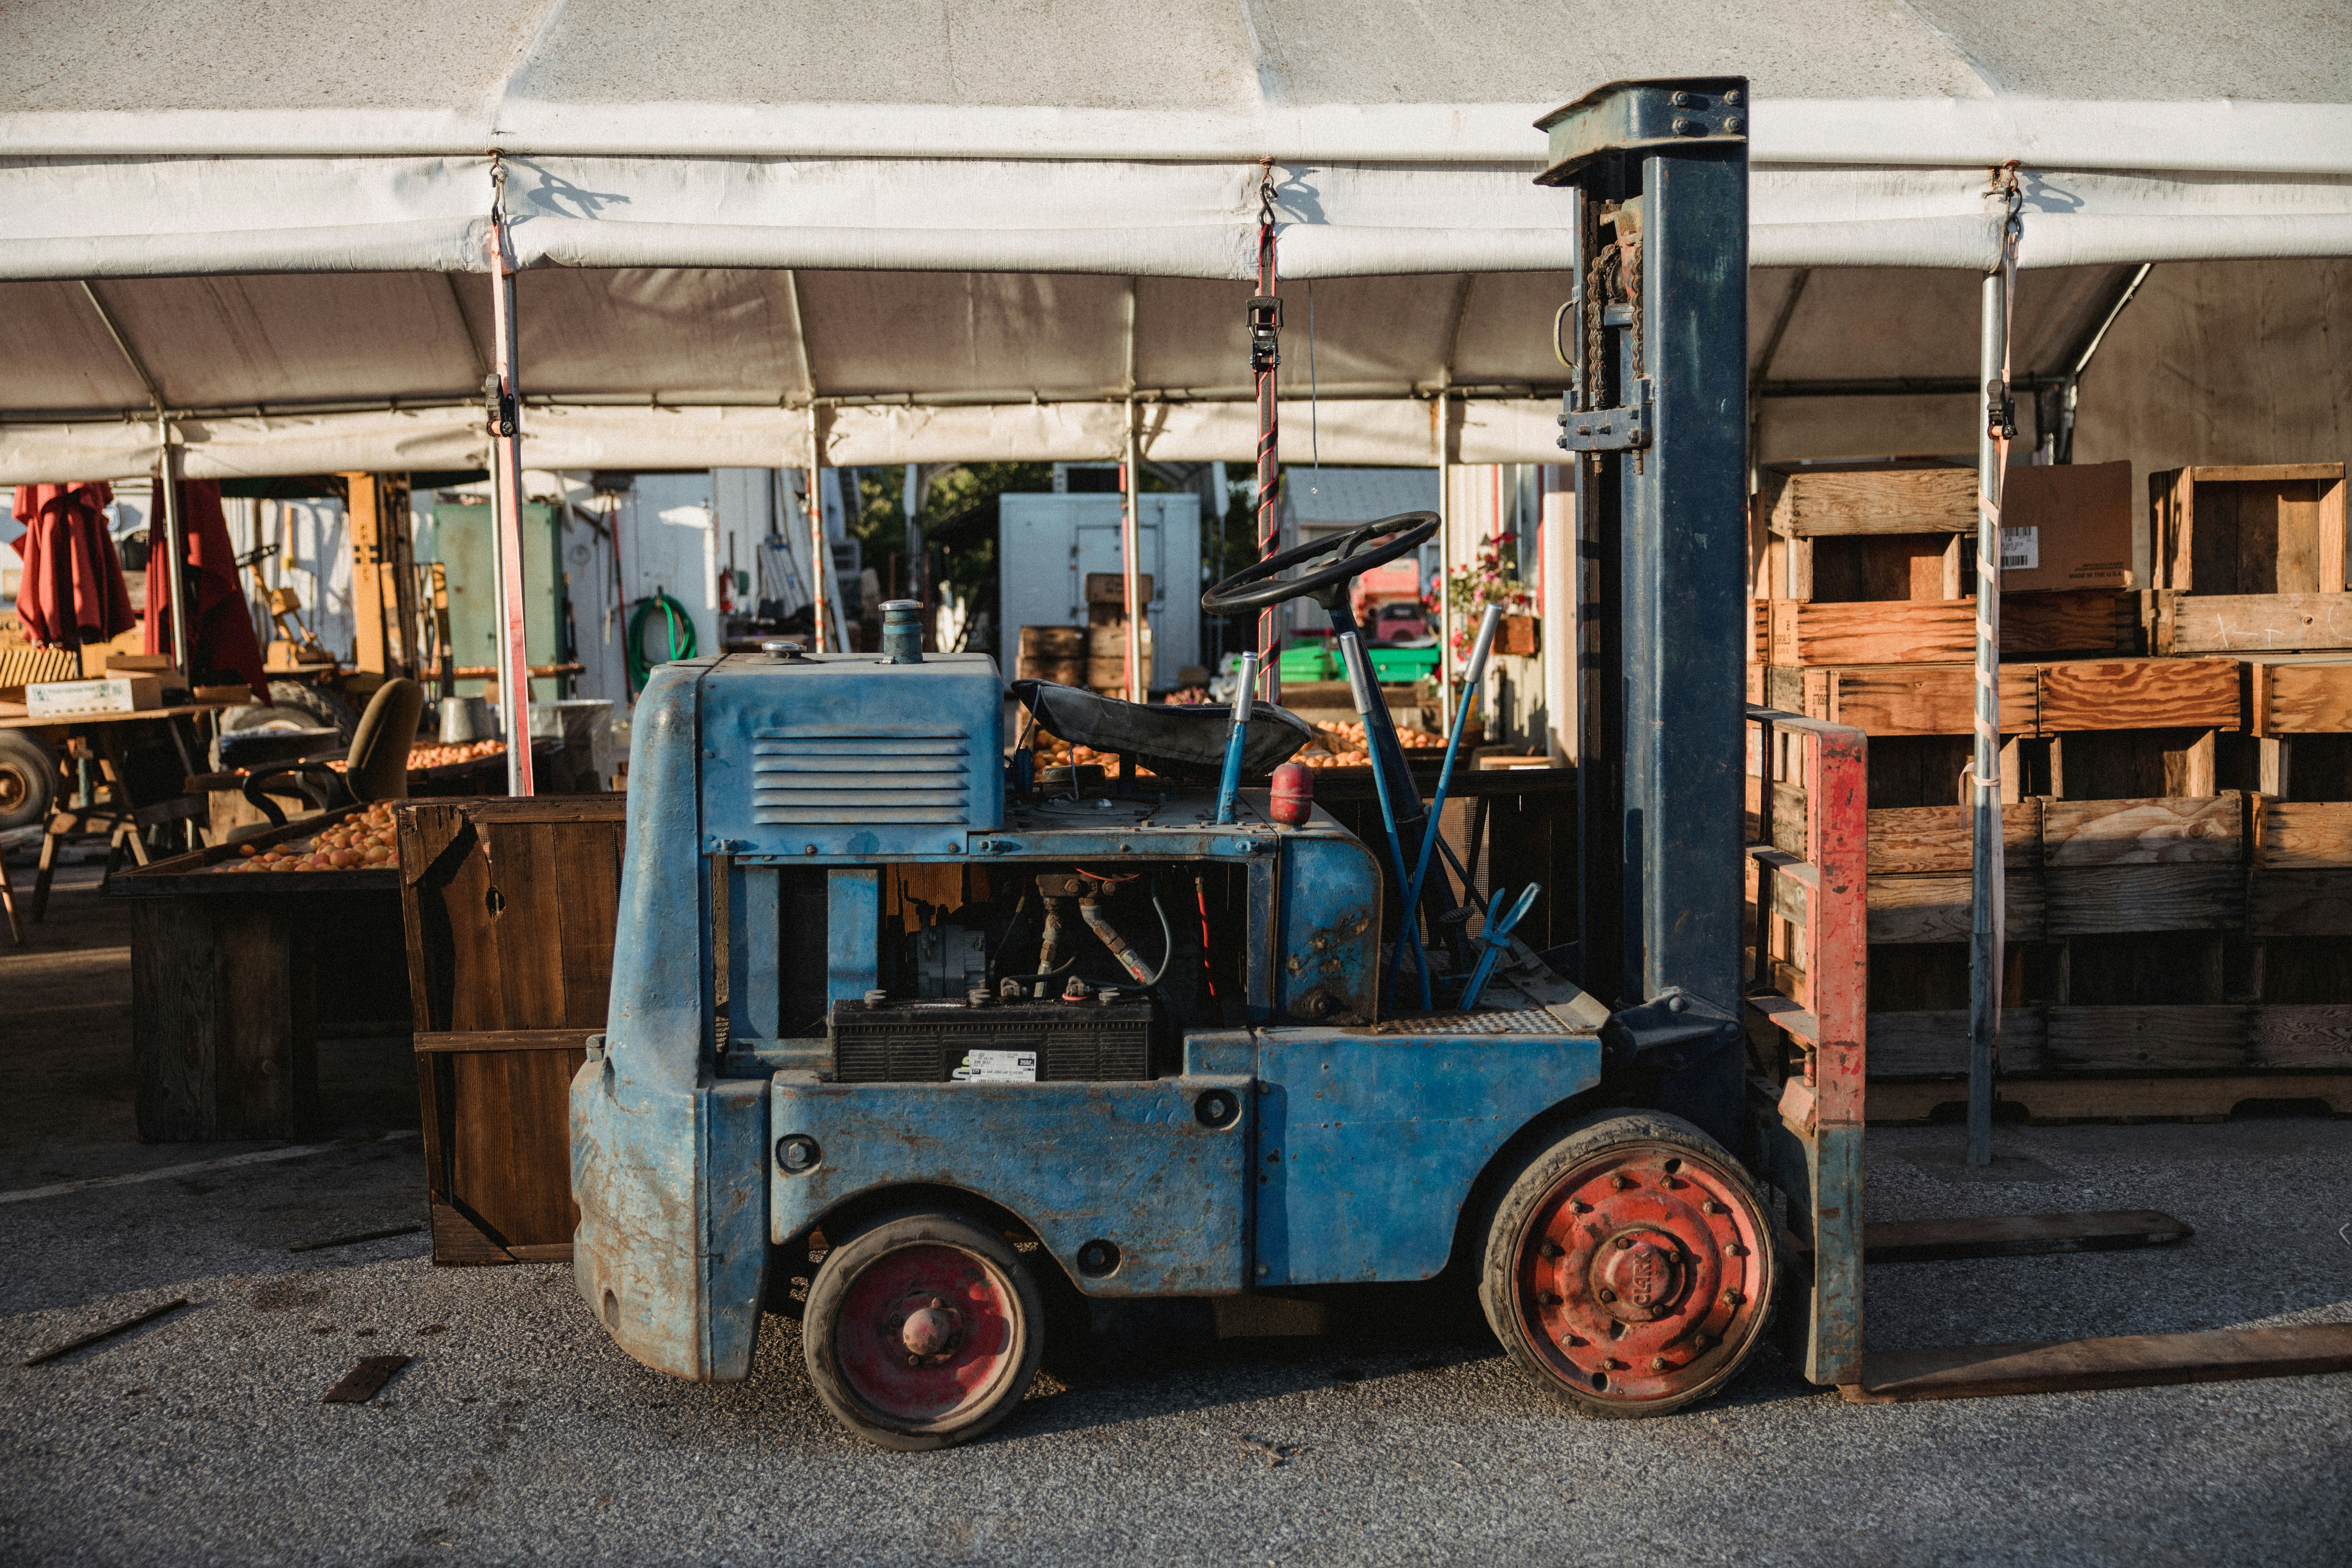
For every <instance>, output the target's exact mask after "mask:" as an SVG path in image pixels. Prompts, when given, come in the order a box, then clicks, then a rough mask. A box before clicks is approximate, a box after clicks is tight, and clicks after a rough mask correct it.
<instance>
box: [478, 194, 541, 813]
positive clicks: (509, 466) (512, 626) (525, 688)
mask: <svg viewBox="0 0 2352 1568" xmlns="http://www.w3.org/2000/svg"><path fill="white" fill-rule="evenodd" d="M506 183H507V175H506V165H505V163H503V162H501V161H499V159H498V158H497V157H496V156H495V155H494V156H493V157H492V160H491V163H490V186H491V191H492V196H491V202H490V228H489V246H490V285H491V287H490V335H491V338H492V340H493V342H492V345H491V346H492V350H493V353H492V355H491V359H492V368H491V371H490V379H489V382H488V386H487V390H488V392H489V394H490V400H489V401H490V409H489V413H490V427H489V435H490V458H491V462H490V468H491V479H492V488H491V491H490V496H491V500H492V503H493V518H492V521H493V524H494V528H493V532H492V540H493V543H494V546H495V549H496V563H497V567H498V580H499V581H498V605H499V730H500V731H502V732H503V735H504V739H505V741H506V743H507V793H508V794H509V795H534V794H536V793H538V792H537V787H536V781H535V780H534V778H533V777H532V773H531V765H530V764H531V756H530V655H529V653H528V652H527V650H526V648H525V646H524V641H523V580H522V507H523V500H522V399H521V397H520V395H519V393H518V392H517V389H516V386H515V362H516V360H517V358H518V355H517V353H516V339H515V280H514V279H515V266H514V252H513V249H512V247H510V246H509V243H508V235H507V219H506Z"/></svg>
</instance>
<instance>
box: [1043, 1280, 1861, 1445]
mask: <svg viewBox="0 0 2352 1568" xmlns="http://www.w3.org/2000/svg"><path fill="white" fill-rule="evenodd" d="M1047 1313H1048V1324H1049V1327H1048V1331H1047V1351H1046V1356H1045V1366H1044V1368H1043V1369H1042V1371H1041V1373H1040V1374H1039V1377H1038V1380H1037V1383H1036V1384H1035V1385H1034V1388H1033V1389H1032V1390H1031V1392H1030V1394H1029V1396H1028V1398H1027V1399H1025V1400H1024V1402H1023V1403H1022V1405H1021V1408H1020V1410H1019V1411H1018V1412H1017V1413H1016V1414H1015V1415H1014V1416H1013V1419H1012V1420H1011V1421H1009V1422H1007V1423H1006V1425H1005V1426H1004V1427H1003V1432H1002V1435H1003V1436H1005V1437H1014V1438H1017V1437H1028V1436H1050V1435H1053V1434H1056V1433H1064V1432H1073V1431H1088V1430H1100V1429H1102V1428H1104V1427H1107V1426H1119V1425H1123V1424H1126V1423H1129V1422H1132V1421H1140V1420H1150V1419H1152V1418H1155V1417H1160V1416H1166V1415H1181V1414H1185V1413H1188V1412H1194V1411H1204V1410H1213V1409H1216V1408H1220V1407H1223V1406H1229V1405H1244V1404H1250V1403H1255V1402H1258V1401H1262V1400H1267V1399H1277V1398H1282V1397H1285V1396H1288V1395H1294V1394H1309V1393H1314V1392H1317V1391H1326V1392H1331V1393H1341V1392H1345V1391H1349V1390H1361V1391H1362V1392H1364V1393H1365V1394H1366V1396H1367V1397H1368V1398H1374V1399H1377V1398H1380V1397H1381V1394H1380V1393H1379V1392H1378V1391H1379V1390H1380V1389H1381V1388H1383V1387H1385V1386H1387V1385H1389V1384H1391V1383H1392V1381H1393V1380H1395V1379H1399V1378H1416V1379H1418V1378H1430V1377H1441V1378H1462V1379H1469V1380H1473V1381H1475V1384H1476V1385H1477V1393H1476V1398H1477V1400H1478V1401H1479V1402H1480V1403H1481V1404H1482V1405H1486V1406H1487V1407H1489V1408H1495V1409H1508V1410H1514V1411H1517V1412H1518V1413H1521V1414H1526V1415H1538V1416H1557V1417H1560V1418H1562V1419H1565V1418H1567V1417H1568V1412H1566V1411H1565V1410H1563V1409H1562V1408H1561V1406H1560V1405H1559V1404H1557V1403H1556V1402H1555V1401H1553V1400H1552V1399H1550V1398H1549V1397H1548V1396H1547V1395H1545V1394H1543V1392H1542V1391H1541V1390H1539V1389H1538V1388H1537V1387H1535V1386H1534V1385H1533V1384H1531V1383H1529V1382H1528V1379H1527V1378H1526V1377H1525V1376H1523V1375H1522V1374H1521V1373H1520V1371H1519V1370H1518V1369H1517V1367H1515V1366H1514V1365H1512V1364H1511V1363H1510V1361H1509V1360H1508V1358H1507V1356H1505V1354H1504V1352H1503V1349H1502V1346H1501V1345H1500V1344H1498V1343H1497V1342H1496V1339H1495V1336H1494V1333H1493V1331H1491V1330H1490V1329H1489V1328H1488V1327H1487V1326H1486V1318H1485V1316H1484V1314H1483V1313H1482V1312H1481V1311H1480V1310H1479V1308H1478V1304H1477V1300H1476V1298H1475V1295H1474V1294H1473V1293H1472V1291H1471V1290H1470V1289H1468V1288H1467V1287H1466V1286H1463V1285H1458V1284H1456V1283H1455V1282H1454V1281H1452V1280H1450V1279H1438V1280H1433V1281H1427V1282H1423V1283H1414V1284H1383V1285H1352V1286H1326V1287H1320V1288H1316V1289H1301V1290H1297V1291H1292V1292H1286V1293H1285V1294H1282V1295H1279V1296H1276V1295H1267V1294H1258V1295H1252V1296H1244V1297H1233V1298H1223V1299H1201V1298H1191V1299H1180V1300H1137V1301H1110V1302H1106V1301H1101V1300H1085V1299H1083V1298H1076V1293H1075V1292H1072V1293H1071V1298H1070V1299H1066V1300H1059V1301H1054V1300H1049V1303H1048V1306H1047ZM1055 1329H1059V1330H1060V1332H1059V1333H1058V1334H1056V1333H1055ZM1824 1394H1827V1396H1828V1397H1831V1398H1834V1397H1836V1394H1835V1391H1834V1390H1826V1391H1825V1390H1822V1389H1817V1388H1814V1387H1813V1386H1812V1385H1811V1384H1808V1383H1806V1382H1805V1381H1804V1380H1803V1379H1802V1378H1801V1376H1799V1375H1797V1374H1796V1373H1795V1372H1794V1371H1793V1370H1792V1369H1791V1368H1790V1365H1789V1364H1788V1363H1787V1362H1786V1361H1785V1360H1784V1359H1783V1358H1782V1357H1781V1356H1780V1354H1779V1353H1778V1352H1777V1350H1776V1349H1775V1348H1774V1347H1773V1346H1772V1345H1771V1344H1770V1343H1769V1340H1768V1342H1767V1343H1765V1344H1764V1345H1761V1346H1759V1348H1758V1352H1757V1354H1756V1355H1755V1356H1754V1357H1753V1358H1752V1359H1751V1360H1750V1361H1749V1363H1748V1369H1747V1370H1746V1371H1745V1372H1744V1373H1742V1375H1741V1376H1740V1377H1739V1378H1738V1380H1737V1381H1736V1382H1735V1383H1734V1384H1733V1385H1732V1386H1731V1387H1730V1388H1728V1389H1727V1390H1725V1391H1724V1392H1722V1393H1720V1394H1716V1395H1714V1396H1712V1397H1710V1398H1708V1399H1706V1400H1702V1401H1700V1402H1699V1403H1697V1404H1695V1405H1688V1406H1685V1408H1684V1409H1683V1410H1682V1411H1679V1412H1676V1413H1675V1414H1677V1415H1695V1414H1705V1413H1708V1412H1715V1411H1721V1410H1725V1409H1728V1408H1734V1407H1738V1406H1746V1405H1772V1404H1780V1403H1782V1402H1784V1401H1786V1400H1790V1399H1797V1398H1816V1397H1822V1396H1823V1395H1824Z"/></svg>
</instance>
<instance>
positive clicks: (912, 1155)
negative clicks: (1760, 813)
mask: <svg viewBox="0 0 2352 1568" xmlns="http://www.w3.org/2000/svg"><path fill="white" fill-rule="evenodd" d="M1254 1100H1255V1095H1254V1093H1253V1092H1252V1081H1251V1079H1249V1078H1247V1077H1245V1076H1219V1077H1184V1078H1175V1079H1159V1080H1157V1081H1155V1082H1150V1083H1041V1084H1034V1085H1033V1084H978V1083H961V1084H959V1083H949V1084H905V1083H893V1084H824V1083H793V1082H782V1081H780V1082H778V1083H777V1084H775V1086H774V1087H773V1089H772V1110H771V1112H770V1121H771V1124H772V1127H773V1129H774V1132H775V1139H776V1142H777V1145H778V1149H777V1150H775V1151H771V1152H772V1154H774V1155H775V1159H774V1163H773V1165H772V1169H773V1171H774V1174H773V1176H772V1178H771V1181H770V1199H769V1210H770V1221H769V1233H770V1235H771V1236H772V1237H773V1239H775V1240H776V1241H778V1242H782V1241H784V1240H787V1239H789V1238H790V1237H793V1236H795V1235H797V1234H799V1233H800V1232H802V1231H803V1230H805V1229H807V1228H808V1227H809V1226H813V1225H817V1224H820V1223H821V1222H822V1221H823V1220H824V1218H825V1216H826V1215H828V1214H831V1213H834V1212H835V1211H836V1210H838V1209H839V1208H840V1206H841V1205H844V1204H845V1203H848V1202H850V1201H852V1200H855V1199H857V1198H859V1197H861V1196H866V1195H869V1194H882V1193H886V1192H887V1190H888V1189H891V1188H894V1187H902V1186H913V1185H922V1186H931V1187H946V1188H952V1189H955V1190H957V1191H960V1192H964V1193H969V1194H973V1195H974V1196H977V1197H980V1198H984V1199H986V1200H988V1201H989V1202H991V1203H994V1204H997V1205H1002V1206H1003V1208H1005V1209H1007V1210H1009V1211H1011V1213H1012V1214H1013V1215H1014V1216H1016V1217H1017V1218H1018V1219H1019V1220H1020V1221H1021V1222H1022V1223H1023V1224H1024V1225H1025V1226H1028V1227H1029V1228H1030V1229H1031V1230H1033V1231H1034V1232H1035V1233H1036V1236H1037V1238H1038V1240H1039V1241H1040V1242H1041V1243H1042V1244H1043V1245H1044V1246H1045V1249H1046V1250H1047V1251H1048V1252H1050V1253H1051V1254H1052V1255H1053V1256H1054V1258H1055V1259H1057V1260H1058V1261H1059V1262H1060V1263H1061V1265H1062V1267H1063V1268H1065V1269H1066V1270H1067V1271H1068V1273H1069V1276H1070V1278H1071V1279H1073V1280H1075V1281H1076V1283H1077V1285H1078V1287H1079V1289H1083V1290H1085V1291H1087V1293H1088V1294H1090V1295H1096V1296H1151V1295H1194V1296H1204V1295H1217V1294H1225V1293H1230V1292H1233V1291H1236V1290H1239V1289H1242V1288H1243V1285H1244V1266H1245V1257H1244V1248H1245V1246H1246V1237H1247V1226H1246V1225H1245V1223H1244V1215H1245V1207H1244V1205H1245V1197H1244V1179H1245V1178H1244V1170H1245V1167H1246V1166H1247V1164H1248V1161H1249V1155H1250V1148H1251V1131H1252V1125H1253V1118H1252V1113H1251V1111H1252V1104H1253V1101H1254ZM800 1141H805V1142H800ZM786 1144H792V1145H793V1147H791V1148H785V1147H784V1146H785V1145H786ZM812 1146H813V1147H812ZM779 1151H781V1152H779ZM934 1201H936V1200H934ZM1097 1242H1108V1243H1110V1244H1111V1245H1112V1247H1114V1248H1115V1249H1116V1250H1115V1254H1114V1255H1113V1256H1112V1263H1113V1266H1112V1267H1111V1268H1109V1269H1108V1270H1107V1271H1105V1270H1102V1269H1101V1268H1099V1267H1098V1266H1097V1265H1098V1261H1099V1258H1100V1257H1101V1256H1102V1255H1100V1254H1096V1255H1091V1256H1087V1257H1082V1254H1084V1253H1085V1252H1086V1250H1087V1247H1088V1245H1089V1244H1090V1243H1097Z"/></svg>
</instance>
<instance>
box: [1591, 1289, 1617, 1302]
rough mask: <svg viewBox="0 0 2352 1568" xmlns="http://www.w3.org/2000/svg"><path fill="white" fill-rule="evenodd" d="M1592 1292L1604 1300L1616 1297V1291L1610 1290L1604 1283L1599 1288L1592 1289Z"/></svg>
mask: <svg viewBox="0 0 2352 1568" xmlns="http://www.w3.org/2000/svg"><path fill="white" fill-rule="evenodd" d="M1593 1294H1594V1295H1596V1296H1598V1297H1600V1298H1601V1300H1604V1301H1614V1300H1616V1299H1617V1292H1616V1291H1614V1290H1612V1289H1609V1287H1608V1286H1606V1285H1603V1286H1602V1287H1601V1289H1598V1290H1596V1291H1594V1292H1593Z"/></svg>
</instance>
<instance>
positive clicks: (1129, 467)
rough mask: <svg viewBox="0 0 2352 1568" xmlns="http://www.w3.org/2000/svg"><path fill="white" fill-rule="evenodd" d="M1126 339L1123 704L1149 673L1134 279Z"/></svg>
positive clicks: (1143, 686)
mask: <svg viewBox="0 0 2352 1568" xmlns="http://www.w3.org/2000/svg"><path fill="white" fill-rule="evenodd" d="M1125 335H1126V342H1125V345H1124V355H1123V357H1124V359H1125V362H1126V363H1125V373H1124V379H1125V381H1126V383H1127V421H1126V431H1125V441H1124V444H1123V446H1122V447H1121V450H1120V454H1119V483H1118V488H1119V490H1120V492H1121V495H1120V499H1121V500H1123V501H1125V502H1126V505H1124V506H1123V507H1121V508H1120V509H1119V520H1118V569H1119V577H1120V584H1119V587H1120V597H1119V602H1120V603H1121V605H1124V606H1125V608H1126V610H1127V700H1129V702H1141V701H1144V700H1147V699H1148V698H1149V697H1150V694H1151V671H1150V668H1147V667H1146V666H1145V664H1144V661H1143V628H1144V626H1145V624H1146V623H1145V618H1146V617H1147V616H1150V613H1151V607H1150V605H1147V604H1145V603H1144V602H1143V593H1142V588H1143V584H1142V571H1143V567H1142V550H1143V437H1142V432H1141V429H1140V428H1139V426H1138V425H1137V424H1136V419H1137V412H1136V409H1137V405H1136V401H1135V279H1132V278H1130V279H1128V280H1127V323H1126V334H1125ZM1161 575H1163V576H1164V575H1166V574H1164V573H1163V574H1161ZM1157 585H1158V584H1155V586H1157Z"/></svg>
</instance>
